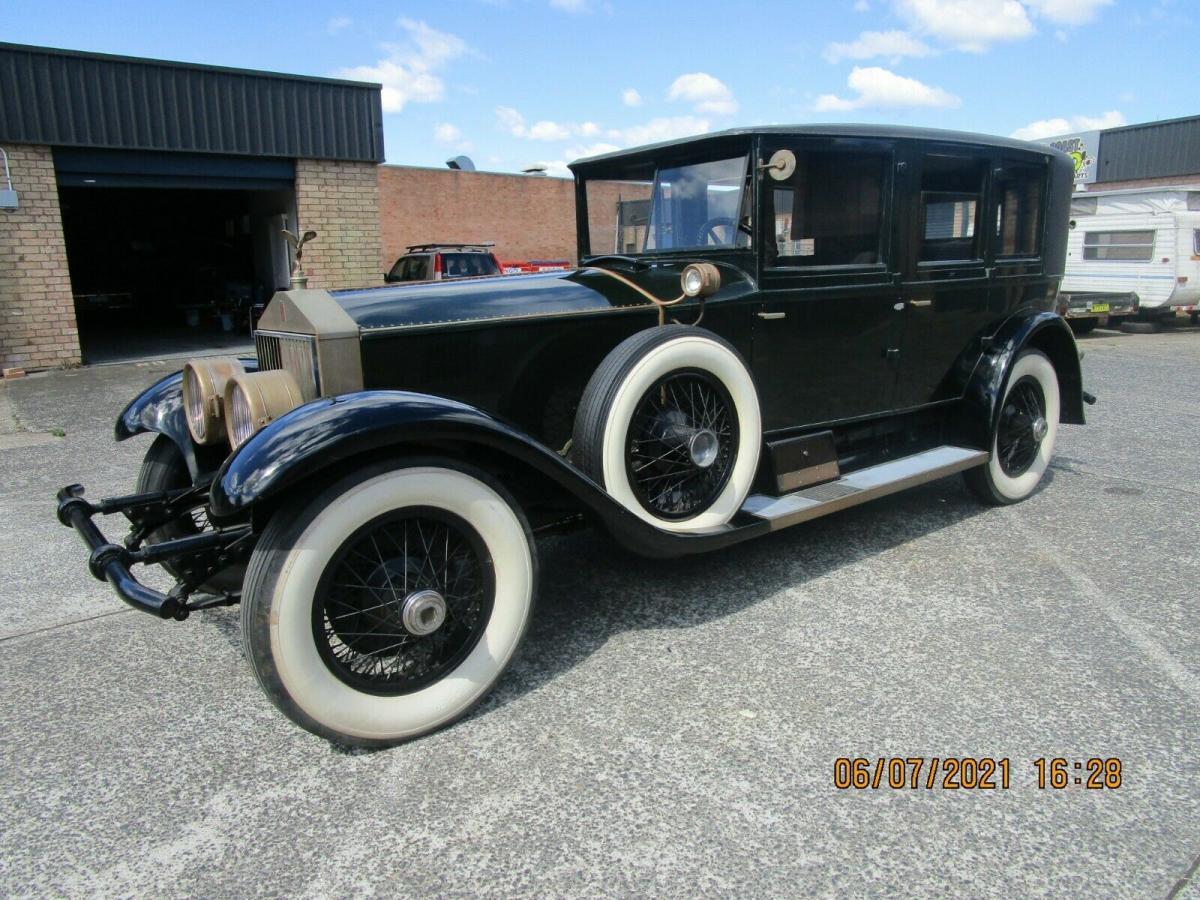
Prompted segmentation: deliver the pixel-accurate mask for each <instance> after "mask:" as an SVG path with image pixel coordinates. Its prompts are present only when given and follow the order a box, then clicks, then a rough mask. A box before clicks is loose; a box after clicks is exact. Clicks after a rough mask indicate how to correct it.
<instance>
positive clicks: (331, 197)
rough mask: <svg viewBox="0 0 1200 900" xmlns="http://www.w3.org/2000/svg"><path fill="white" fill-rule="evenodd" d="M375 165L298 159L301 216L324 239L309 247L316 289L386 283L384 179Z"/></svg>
mask: <svg viewBox="0 0 1200 900" xmlns="http://www.w3.org/2000/svg"><path fill="white" fill-rule="evenodd" d="M377 168H378V167H377V166H376V165H375V164H374V163H357V162H335V161H332V160H317V159H299V160H296V215H297V218H298V219H299V221H300V228H301V230H307V229H312V230H314V231H316V232H317V233H318V237H317V238H316V240H314V241H313V242H312V243H311V244H308V245H307V246H305V248H304V260H303V263H304V271H305V273H306V274H307V275H308V286H309V287H310V288H329V289H335V288H357V287H369V286H371V285H377V284H381V283H382V282H383V269H382V268H380V265H379V182H378V176H377V175H376V169H377Z"/></svg>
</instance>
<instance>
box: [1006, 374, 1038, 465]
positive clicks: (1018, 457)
mask: <svg viewBox="0 0 1200 900" xmlns="http://www.w3.org/2000/svg"><path fill="white" fill-rule="evenodd" d="M1049 433H1050V424H1049V422H1047V421H1046V398H1045V396H1044V395H1043V394H1042V388H1041V385H1040V384H1038V382H1037V381H1036V380H1035V379H1033V378H1030V377H1028V376H1026V377H1024V378H1022V379H1021V380H1020V381H1018V382H1017V383H1016V384H1014V385H1013V386H1012V389H1011V390H1010V391H1009V392H1008V396H1007V397H1005V399H1004V407H1003V409H1002V410H1001V412H1000V423H999V427H998V428H997V430H996V455H997V457H998V458H999V461H1000V468H1001V469H1002V470H1003V472H1004V474H1005V475H1007V476H1009V477H1010V478H1016V477H1017V476H1019V475H1023V474H1024V473H1025V472H1027V471H1028V470H1029V468H1030V466H1032V465H1033V464H1034V461H1035V460H1036V459H1037V457H1038V452H1039V451H1040V450H1041V446H1042V441H1044V440H1045V439H1046V435H1047V434H1049Z"/></svg>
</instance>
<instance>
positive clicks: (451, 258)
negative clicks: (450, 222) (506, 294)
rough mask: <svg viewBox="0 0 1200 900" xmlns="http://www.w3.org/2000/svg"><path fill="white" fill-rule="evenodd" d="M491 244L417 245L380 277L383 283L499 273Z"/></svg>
mask: <svg viewBox="0 0 1200 900" xmlns="http://www.w3.org/2000/svg"><path fill="white" fill-rule="evenodd" d="M492 246H493V245H492V244H417V245H414V246H412V247H409V248H408V252H406V253H405V254H404V255H403V256H402V257H400V258H399V259H398V260H396V263H395V265H393V266H392V268H391V269H390V270H389V271H388V272H387V273H386V274H385V275H384V276H383V280H384V281H385V282H386V283H387V284H396V283H397V282H403V281H446V280H448V279H451V278H479V277H481V276H484V275H503V274H504V270H503V269H502V268H501V267H500V262H499V260H497V259H496V254H495V253H493V252H492Z"/></svg>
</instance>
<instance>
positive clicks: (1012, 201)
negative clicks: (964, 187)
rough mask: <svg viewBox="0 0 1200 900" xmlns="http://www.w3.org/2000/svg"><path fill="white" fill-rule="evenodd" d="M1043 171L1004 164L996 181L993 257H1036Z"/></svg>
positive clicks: (1038, 249) (1040, 220) (1040, 221)
mask: <svg viewBox="0 0 1200 900" xmlns="http://www.w3.org/2000/svg"><path fill="white" fill-rule="evenodd" d="M1044 180H1045V169H1043V168H1041V167H1038V166H1017V165H1006V166H1004V167H1003V168H1002V169H1001V170H1000V173H999V175H998V176H997V178H996V195H997V198H998V203H997V205H996V244H995V247H996V255H997V256H1036V255H1037V254H1038V252H1039V251H1040V249H1041V248H1040V247H1039V246H1038V238H1040V237H1041V224H1042V182H1043V181H1044Z"/></svg>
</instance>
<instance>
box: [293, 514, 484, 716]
mask: <svg viewBox="0 0 1200 900" xmlns="http://www.w3.org/2000/svg"><path fill="white" fill-rule="evenodd" d="M494 596H495V575H494V572H493V567H492V560H491V556H490V555H489V553H488V550H487V546H486V545H485V544H484V542H483V539H482V538H481V537H480V536H479V533H478V532H477V531H476V530H475V528H474V527H473V526H472V525H471V524H470V523H468V522H467V521H466V520H465V519H462V518H461V517H459V516H457V515H454V514H452V513H450V512H448V511H447V510H442V509H436V508H433V507H412V508H409V509H403V510H396V511H395V512H391V513H385V514H384V515H381V516H379V517H377V518H376V519H373V520H372V521H370V522H367V523H366V524H365V525H363V526H362V527H360V528H359V529H358V530H357V531H355V532H354V534H352V535H350V537H348V538H347V539H346V540H345V542H344V543H343V544H342V546H341V547H340V548H338V550H337V552H335V553H334V555H333V557H332V558H331V559H330V562H329V565H328V566H326V568H325V572H324V574H323V575H322V577H321V580H320V582H319V583H318V585H317V591H316V595H315V596H314V597H313V615H312V629H313V638H314V640H315V641H316V644H317V651H318V653H319V654H320V655H321V658H322V660H323V661H324V662H325V665H326V666H327V667H328V668H329V670H330V671H331V672H332V673H333V674H334V675H335V676H337V678H339V679H340V680H341V681H343V682H345V683H346V684H349V685H350V686H351V687H353V688H355V689H356V690H359V691H362V692H364V693H369V694H381V695H396V694H406V693H410V692H412V691H416V690H419V689H420V688H422V687H425V686H426V685H429V684H432V683H433V682H435V681H438V680H440V679H441V678H443V677H445V676H446V675H448V674H450V673H451V672H453V671H454V670H455V669H456V668H457V667H458V666H459V665H460V664H461V663H462V661H463V660H464V659H466V658H467V656H468V654H470V652H471V651H472V650H473V649H474V648H475V646H476V644H478V643H479V640H480V638H481V637H482V636H483V633H484V631H485V630H486V629H487V625H488V622H489V620H490V619H491V614H492V606H493V602H494Z"/></svg>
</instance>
